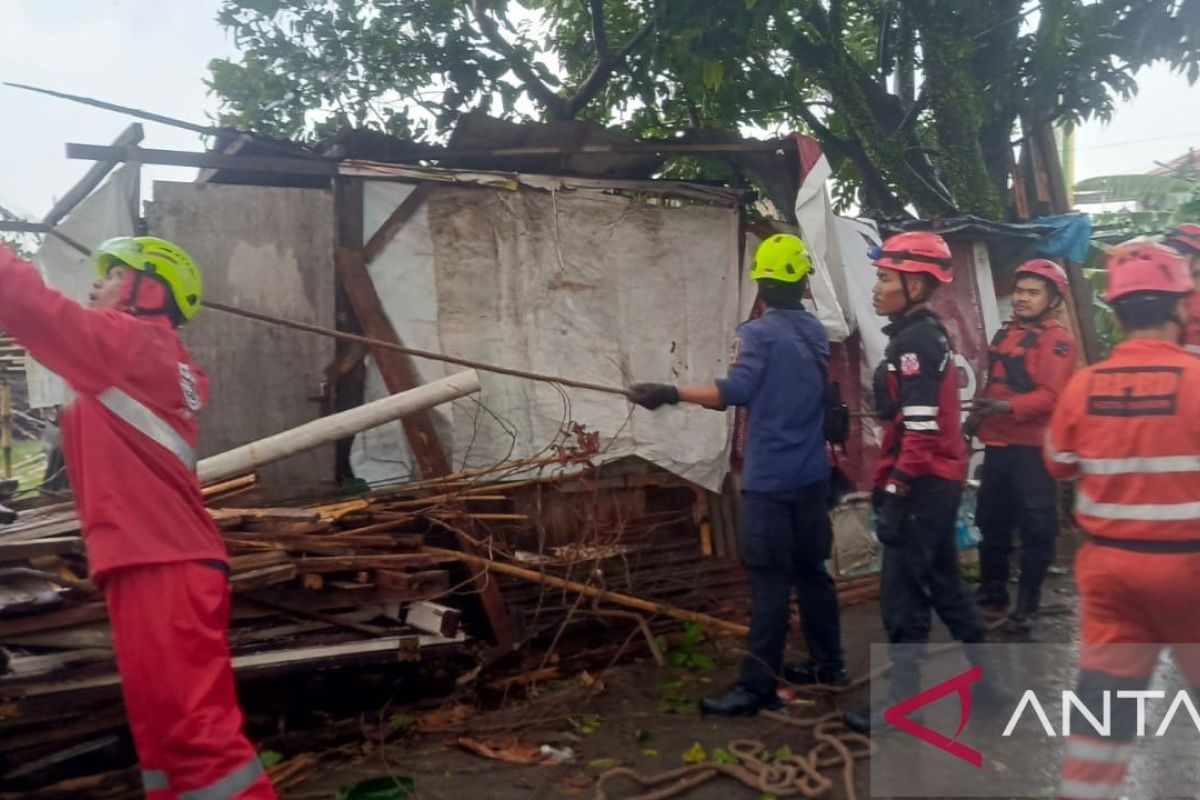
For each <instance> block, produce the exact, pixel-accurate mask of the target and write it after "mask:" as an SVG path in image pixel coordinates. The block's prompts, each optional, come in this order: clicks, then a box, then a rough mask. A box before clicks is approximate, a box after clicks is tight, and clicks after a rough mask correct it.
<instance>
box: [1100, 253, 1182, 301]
mask: <svg viewBox="0 0 1200 800" xmlns="http://www.w3.org/2000/svg"><path fill="white" fill-rule="evenodd" d="M1107 261H1108V265H1107V266H1108V292H1107V293H1105V295H1104V299H1105V301H1106V302H1108V303H1112V302H1114V301H1116V300H1120V299H1121V298H1122V297H1125V296H1127V295H1131V294H1135V293H1137V292H1159V293H1162V294H1180V295H1182V294H1188V293H1189V292H1191V291H1192V278H1191V276H1190V275H1189V274H1188V271H1187V265H1186V264H1185V263H1184V260H1183V256H1181V255H1180V254H1179V253H1177V252H1176V251H1174V250H1172V249H1171V248H1170V247H1167V246H1165V245H1161V244H1154V243H1153V242H1130V243H1127V244H1122V245H1117V246H1116V247H1114V248H1112V249H1111V250H1109V251H1108V258H1107Z"/></svg>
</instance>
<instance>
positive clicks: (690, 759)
mask: <svg viewBox="0 0 1200 800" xmlns="http://www.w3.org/2000/svg"><path fill="white" fill-rule="evenodd" d="M705 761H708V753H706V752H705V751H704V745H702V744H700V743H699V742H693V743H692V746H691V747H689V748H688V750H687V752H686V753H684V754H683V763H685V764H703V763H704V762H705Z"/></svg>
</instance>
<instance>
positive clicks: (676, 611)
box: [425, 547, 750, 636]
mask: <svg viewBox="0 0 1200 800" xmlns="http://www.w3.org/2000/svg"><path fill="white" fill-rule="evenodd" d="M425 552H427V553H429V554H430V555H436V556H441V557H444V558H458V559H461V560H462V561H469V562H472V563H474V564H475V565H476V566H478V567H479V568H480V569H481V570H483V571H484V572H485V574H486V573H487V572H488V571H494V572H499V573H502V574H505V575H512V576H513V577H516V578H523V579H524V580H527V581H532V582H533V583H541V584H545V585H546V586H553V587H554V588H556V589H565V590H567V591H570V592H576V593H578V594H582V595H584V596H585V597H593V598H596V599H597V600H604V601H607V602H610V603H616V604H617V605H622V606H628V607H630V608H634V609H637V610H638V611H644V612H646V613H649V614H662V615H664V616H668V617H671V618H673V619H678V620H683V621H684V622H694V623H696V624H697V625H700V626H702V627H704V628H708V629H710V630H716V631H721V632H723V633H732V634H735V635H737V636H749V635H750V628H749V627H747V626H745V625H739V624H737V623H735V622H727V621H726V620H723V619H717V618H716V617H710V616H709V615H708V614H701V613H698V612H695V611H688V610H686V609H682V608H675V607H674V606H669V605H666V604H665V603H656V602H652V601H650V600H643V599H642V598H640V597H632V596H630V595H627V594H620V593H618V592H609V591H606V590H604V589H599V588H597V587H595V586H590V585H588V584H585V583H579V582H577V581H569V580H566V579H564V578H559V577H556V576H554V575H549V574H546V573H543V572H534V571H533V570H531V569H525V568H523V567H518V566H516V565H514V564H506V563H504V562H502V561H493V560H492V559H490V558H483V557H480V556H474V555H470V554H468V553H458V552H456V551H454V550H444V549H442V548H440V547H426V548H425Z"/></svg>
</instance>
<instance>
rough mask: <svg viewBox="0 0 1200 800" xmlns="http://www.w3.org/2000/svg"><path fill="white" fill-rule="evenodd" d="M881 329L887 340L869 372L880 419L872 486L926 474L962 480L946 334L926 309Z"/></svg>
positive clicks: (953, 370)
mask: <svg viewBox="0 0 1200 800" xmlns="http://www.w3.org/2000/svg"><path fill="white" fill-rule="evenodd" d="M883 330H884V333H886V334H887V335H888V337H889V341H888V346H887V349H886V350H885V351H884V359H883V363H881V364H880V365H879V368H878V369H877V370H876V373H875V405H876V411H877V412H878V414H879V418H880V420H881V421H882V422H883V443H882V445H881V446H880V448H879V461H878V462H877V463H876V465H875V481H874V486H875V488H876V489H882V488H884V487H885V486H887V484H889V483H899V484H907V483H908V482H909V481H911V480H912V479H914V478H921V477H925V476H930V475H932V476H936V477H939V478H945V479H947V480H952V481H961V480H965V479H966V477H967V447H966V444H965V443H964V441H963V435H962V402H961V400H960V399H959V396H958V369H957V367H956V366H955V364H954V352H953V348H952V347H951V345H950V337H949V336H948V335H947V334H946V331H945V329H944V328H943V327H942V323H941V321H940V320H939V319H938V317H937V315H936V314H934V313H933V312H932V311H919V312H917V313H916V314H913V315H912V316H911V317H905V318H904V319H902V320H899V321H898V322H894V323H892V324H891V325H888V326H887V327H885V328H884V329H883Z"/></svg>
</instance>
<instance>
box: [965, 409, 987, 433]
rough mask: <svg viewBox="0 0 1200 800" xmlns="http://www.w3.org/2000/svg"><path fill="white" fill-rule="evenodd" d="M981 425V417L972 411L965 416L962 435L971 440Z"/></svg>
mask: <svg viewBox="0 0 1200 800" xmlns="http://www.w3.org/2000/svg"><path fill="white" fill-rule="evenodd" d="M982 425H983V417H981V416H980V415H979V414H978V412H975V411H972V412H971V413H970V414H968V415H967V421H966V422H964V423H963V428H962V430H963V435H964V436H966V437H967V438H968V439H971V438H973V437H974V436H975V434H977V433H979V428H980V427H981V426H982Z"/></svg>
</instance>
